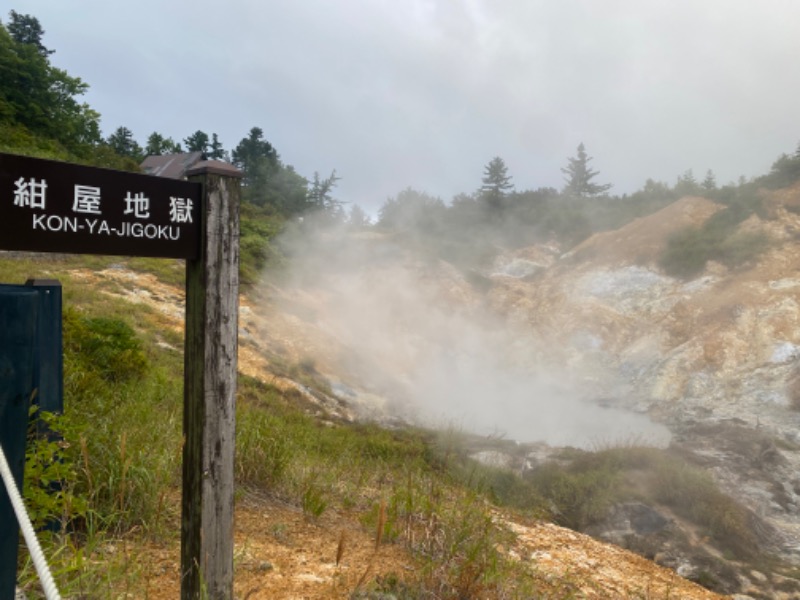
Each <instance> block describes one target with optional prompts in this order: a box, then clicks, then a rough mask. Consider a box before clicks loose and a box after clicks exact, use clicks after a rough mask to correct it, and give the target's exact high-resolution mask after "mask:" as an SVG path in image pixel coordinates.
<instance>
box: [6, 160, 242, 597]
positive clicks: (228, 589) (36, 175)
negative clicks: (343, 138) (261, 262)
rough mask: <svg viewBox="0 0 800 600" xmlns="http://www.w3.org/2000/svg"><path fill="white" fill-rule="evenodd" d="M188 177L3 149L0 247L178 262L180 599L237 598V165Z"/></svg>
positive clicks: (212, 165)
mask: <svg viewBox="0 0 800 600" xmlns="http://www.w3.org/2000/svg"><path fill="white" fill-rule="evenodd" d="M187 175H189V176H190V179H191V181H181V180H176V179H168V178H164V177H152V176H149V175H140V174H135V173H127V172H122V171H112V170H109V169H99V168H94V167H86V166H82V165H74V164H69V163H63V162H57V161H51V160H42V159H36V158H29V157H24V156H16V155H11V154H2V153H0V248H2V249H5V250H23V251H34V252H61V253H75V254H112V255H126V256H153V257H163V258H184V259H186V338H185V357H184V417H183V426H184V445H183V513H182V519H181V598H182V599H183V600H199V599H200V598H209V599H210V600H231V599H232V598H233V492H234V490H233V459H234V442H235V437H234V436H235V420H236V403H235V397H236V376H237V356H236V354H237V348H238V344H237V336H238V308H239V196H240V191H239V179H240V178H241V171H239V170H238V169H236V168H234V167H232V166H230V165H227V164H225V163H219V162H214V161H206V162H202V163H199V164H198V165H196V166H195V167H194V168H193V169H191V170H190V171H189V172H188V173H187Z"/></svg>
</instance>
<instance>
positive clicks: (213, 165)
mask: <svg viewBox="0 0 800 600" xmlns="http://www.w3.org/2000/svg"><path fill="white" fill-rule="evenodd" d="M209 173H210V174H214V175H225V176H226V177H239V178H241V177H244V172H242V171H241V170H240V169H237V168H236V167H234V166H233V165H232V164H230V163H226V162H222V161H221V160H201V161H200V162H198V163H195V164H194V165H192V167H191V168H190V169H187V171H186V176H187V177H191V176H192V175H206V174H209Z"/></svg>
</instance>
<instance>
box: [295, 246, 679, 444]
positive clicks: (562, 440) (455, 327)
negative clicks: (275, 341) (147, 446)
mask: <svg viewBox="0 0 800 600" xmlns="http://www.w3.org/2000/svg"><path fill="white" fill-rule="evenodd" d="M326 239H327V240H328V242H327V243H325V240H326ZM390 250H391V251H390ZM293 252H294V263H295V264H294V266H295V270H296V272H297V281H298V285H299V286H300V288H302V292H301V294H299V295H298V297H313V298H315V299H316V302H317V304H316V305H315V307H316V309H315V311H314V314H315V322H314V325H315V326H316V327H317V328H318V329H319V330H322V331H324V332H325V333H326V336H328V337H327V339H329V340H330V341H331V343H330V344H329V345H328V347H327V348H326V352H328V353H329V354H331V355H333V354H336V355H338V356H339V357H342V358H340V359H339V360H340V362H339V364H340V366H341V365H346V368H347V370H348V371H349V372H350V373H351V375H352V376H354V377H355V378H356V379H360V380H361V381H363V382H377V383H374V385H373V384H368V385H365V386H363V389H364V390H369V391H370V392H372V393H374V395H373V396H372V400H373V401H374V399H375V398H376V397H384V398H388V397H391V398H393V399H396V404H400V405H402V416H403V417H405V418H407V419H408V418H413V419H415V420H419V421H421V422H422V423H423V424H428V425H434V426H440V427H441V426H446V427H457V428H461V429H464V430H469V431H473V432H476V433H479V434H487V435H488V434H491V435H504V436H505V437H507V438H510V439H514V440H517V441H519V442H537V441H543V442H546V443H548V444H551V445H557V446H565V445H570V446H577V447H587V448H588V447H593V446H594V447H596V446H598V445H610V444H617V443H631V442H636V443H647V444H650V445H656V446H666V445H667V444H668V442H669V439H670V434H669V431H668V430H667V428H666V427H664V426H662V425H659V424H657V423H654V422H652V421H651V420H650V419H649V418H648V417H647V416H645V415H643V414H638V413H633V412H629V411H626V410H623V409H621V408H607V407H603V406H600V405H598V404H596V403H593V402H590V401H588V400H587V398H594V397H597V396H599V395H606V396H608V395H609V393H608V392H603V390H604V389H605V390H613V389H615V385H614V380H615V377H616V375H614V374H613V373H608V372H607V371H608V370H607V369H606V368H605V367H604V366H603V365H604V364H605V363H606V361H604V360H603V358H602V348H601V347H600V346H601V344H600V343H599V342H598V343H591V344H588V345H587V344H581V343H577V342H575V341H574V340H573V341H572V342H570V341H564V342H554V341H552V340H551V341H549V342H545V341H543V340H542V339H540V338H538V337H537V336H536V335H535V332H533V331H532V330H530V329H529V328H527V327H524V326H523V327H515V326H513V325H510V324H509V323H508V322H507V321H505V320H504V319H503V318H502V315H497V314H494V313H493V312H492V311H491V310H486V305H485V304H482V303H481V302H482V300H481V299H480V297H479V296H477V295H476V294H475V292H474V290H472V289H471V288H470V286H469V285H468V284H467V283H465V280H464V279H463V278H462V277H461V275H460V273H459V272H458V271H457V270H455V269H454V268H452V267H451V266H448V265H446V264H444V263H441V262H436V261H427V262H425V261H419V260H417V259H416V258H414V257H413V256H412V255H410V254H408V253H406V252H405V251H403V250H402V249H400V248H392V247H391V246H389V245H387V244H386V243H378V242H373V241H366V242H364V241H362V243H360V244H359V243H354V241H353V240H352V239H351V238H348V237H347V236H342V237H334V238H331V237H328V238H326V237H325V236H320V235H316V236H305V237H302V238H301V239H299V240H297V241H296V245H295V246H294V250H293ZM534 267H535V268H538V265H534V263H531V262H527V261H526V262H517V263H512V264H511V265H510V266H509V272H508V275H509V276H515V277H519V276H524V275H525V274H527V273H528V272H530V270H531V269H533V270H535V269H534ZM603 289H605V288H603ZM601 291H602V290H601ZM595 293H598V292H597V290H595ZM334 340H335V342H334ZM578 342H580V340H578ZM334 345H335V346H336V348H334ZM556 346H557V347H556ZM335 370H336V369H334V371H335ZM352 383H353V384H355V382H352ZM351 401H352V399H351ZM363 404H364V405H365V406H366V405H368V404H369V402H367V401H366V400H365V402H364V403H363Z"/></svg>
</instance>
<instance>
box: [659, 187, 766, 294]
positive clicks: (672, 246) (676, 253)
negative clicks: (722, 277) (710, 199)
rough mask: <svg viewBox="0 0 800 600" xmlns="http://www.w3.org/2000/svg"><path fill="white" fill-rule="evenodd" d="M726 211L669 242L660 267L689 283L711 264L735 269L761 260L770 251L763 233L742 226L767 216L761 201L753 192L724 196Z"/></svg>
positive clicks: (749, 190)
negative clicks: (748, 221)
mask: <svg viewBox="0 0 800 600" xmlns="http://www.w3.org/2000/svg"><path fill="white" fill-rule="evenodd" d="M718 200H719V201H721V202H722V203H723V204H726V207H725V208H723V209H722V210H720V211H718V212H717V213H715V214H714V215H712V216H711V217H709V219H708V220H707V221H706V222H705V223H704V224H703V225H702V226H700V227H687V228H685V229H682V230H680V231H678V232H676V233H675V234H673V235H672V236H671V237H670V238H669V240H668V241H667V246H666V248H665V249H664V253H663V254H662V256H661V258H660V259H659V265H660V266H661V268H662V269H664V271H665V272H666V273H667V274H669V275H672V276H674V277H681V278H684V279H689V278H691V277H695V276H697V275H698V274H700V273H701V272H702V271H703V269H705V266H706V264H707V263H708V261H710V260H715V261H718V262H721V263H722V264H724V265H725V266H726V267H728V268H731V269H735V268H738V267H741V266H742V265H745V264H747V263H749V262H751V261H753V260H755V259H756V258H758V257H759V256H760V255H761V254H762V253H763V252H764V251H765V250H767V248H768V247H769V237H768V236H767V235H766V234H765V233H763V232H743V231H739V230H738V226H739V224H741V223H742V222H743V221H744V220H745V219H747V218H748V217H749V216H751V215H753V214H763V207H762V204H761V200H760V198H759V197H758V196H757V194H756V193H755V192H754V191H753V190H752V189H750V188H744V189H741V190H738V191H734V190H730V191H729V192H728V193H721V194H720V196H719V198H718Z"/></svg>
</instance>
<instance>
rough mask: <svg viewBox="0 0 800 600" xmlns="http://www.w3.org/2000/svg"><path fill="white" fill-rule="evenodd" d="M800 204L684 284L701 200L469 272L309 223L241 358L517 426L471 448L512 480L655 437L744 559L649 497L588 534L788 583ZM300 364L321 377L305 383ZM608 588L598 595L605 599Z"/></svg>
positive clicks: (335, 399) (465, 422) (729, 584)
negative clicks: (663, 259) (737, 528)
mask: <svg viewBox="0 0 800 600" xmlns="http://www.w3.org/2000/svg"><path fill="white" fill-rule="evenodd" d="M799 199H800V188H794V189H790V190H784V191H780V192H774V193H771V194H768V195H765V196H764V202H765V204H766V205H767V206H768V207H769V218H766V219H759V218H758V217H756V216H753V217H751V218H750V219H748V220H747V221H745V222H744V223H743V224H742V225H741V226H740V227H741V228H743V229H744V230H747V231H763V232H765V233H767V234H768V236H769V238H770V240H771V242H772V244H771V246H770V249H769V250H768V251H767V252H766V253H765V254H763V255H762V256H761V257H760V258H759V259H758V260H757V261H754V262H753V263H752V264H746V265H744V266H742V267H741V268H739V269H736V270H728V269H727V268H726V267H724V266H722V265H720V264H716V263H709V264H708V265H707V268H706V269H705V271H704V272H703V273H702V274H700V275H699V276H697V277H695V278H693V279H691V280H681V279H676V278H673V277H669V276H667V275H665V274H664V273H663V271H662V270H661V269H660V268H659V267H658V262H657V261H658V257H659V256H660V254H661V252H662V250H663V248H664V246H665V244H666V243H667V239H668V238H669V236H670V235H671V234H672V233H673V232H675V231H677V230H679V229H680V228H682V227H685V226H686V225H700V224H702V223H703V221H704V220H705V219H707V218H708V217H709V216H710V215H712V214H714V213H715V212H716V211H718V210H721V206H719V205H717V204H715V203H714V202H712V201H710V200H707V199H703V198H696V197H687V198H683V199H681V200H679V201H678V202H676V203H674V204H672V205H670V206H668V207H666V208H665V209H663V210H661V211H660V212H658V213H656V214H653V215H650V216H647V217H644V218H641V219H638V220H636V221H633V222H631V223H629V224H628V225H626V226H625V227H623V228H621V229H619V230H617V231H612V232H606V233H601V234H598V235H595V236H593V237H591V238H590V239H588V240H586V241H585V242H584V243H583V244H581V245H580V246H578V247H576V248H574V249H573V250H572V251H570V252H569V253H566V254H564V253H562V252H561V251H560V250H559V249H558V248H557V247H555V246H553V245H550V246H548V245H536V246H531V247H527V248H521V249H519V250H517V251H514V252H506V253H503V254H502V255H501V256H499V257H498V259H497V260H496V262H495V263H494V264H493V265H491V266H489V267H485V268H481V269H476V270H474V271H468V272H465V271H463V270H458V269H456V268H455V267H453V266H452V265H450V264H448V263H444V262H442V261H440V260H438V259H436V258H433V257H431V256H426V255H425V253H424V252H410V251H409V250H408V248H407V246H406V245H404V244H403V243H401V242H400V241H398V240H395V239H393V238H392V237H391V236H387V235H385V234H380V233H375V232H365V233H361V234H357V235H353V234H341V233H340V234H325V235H321V236H320V240H319V241H318V244H317V245H318V247H317V248H309V247H304V248H302V249H300V250H295V255H294V256H293V260H294V261H295V262H296V263H297V264H299V265H302V268H301V269H298V270H296V271H295V272H293V274H292V275H291V276H287V275H284V276H282V277H281V278H280V279H267V280H265V282H264V283H263V284H262V285H261V286H259V287H258V288H256V289H253V290H251V291H250V292H249V293H248V294H247V295H246V297H243V299H242V306H241V314H240V343H241V351H240V362H241V365H240V366H241V370H242V371H244V372H246V373H248V374H252V375H254V376H257V377H261V378H267V379H270V380H272V381H274V382H277V383H278V384H279V385H282V386H284V385H285V386H292V387H295V388H297V389H300V390H301V391H302V392H303V393H304V394H306V396H307V397H308V399H309V402H310V403H311V405H313V404H314V403H316V404H319V405H320V406H322V405H324V406H325V408H326V410H328V411H334V412H338V413H339V414H340V415H342V416H346V417H348V418H353V419H374V420H379V421H381V422H384V423H386V424H387V425H391V424H392V423H395V422H398V421H400V420H404V421H423V422H426V423H430V422H433V423H434V424H439V425H441V424H451V425H452V424H455V425H456V426H458V427H463V428H465V429H469V430H475V431H477V432H478V433H482V434H485V435H489V436H495V437H497V436H499V437H503V438H506V439H510V440H516V441H517V442H519V444H518V445H519V449H518V450H516V451H514V452H511V453H508V454H504V453H503V452H497V451H488V450H487V451H481V449H480V448H476V451H475V456H476V458H478V459H480V460H484V461H487V462H493V463H495V464H505V465H507V466H508V468H512V469H515V470H518V471H519V472H524V471H525V470H526V469H532V468H535V467H536V465H537V464H541V463H542V462H546V461H547V460H550V459H551V458H552V455H553V452H554V449H555V448H558V447H560V446H574V447H578V448H589V449H591V448H593V447H598V446H604V445H613V444H626V443H636V444H645V445H653V446H657V447H662V448H664V447H667V446H669V447H670V448H671V449H673V450H675V451H677V452H680V453H682V454H683V455H684V456H686V457H687V459H688V460H690V461H691V462H692V463H693V464H695V465H700V466H702V467H703V468H704V469H706V470H707V471H708V472H710V473H711V474H712V475H713V478H714V480H715V481H716V482H717V483H718V485H719V486H720V487H721V488H722V489H723V490H724V491H725V492H726V493H728V494H729V495H731V496H732V497H735V498H736V499H737V500H738V501H740V502H741V503H742V504H743V505H744V506H746V508H747V509H748V510H749V511H750V513H751V515H752V520H751V522H750V524H751V527H752V528H753V535H754V536H755V537H754V539H757V540H758V542H757V548H756V549H755V551H756V555H757V556H758V557H759V560H754V561H751V562H748V563H742V562H741V561H737V560H734V558H733V557H731V556H728V555H726V553H725V551H724V549H720V548H719V547H716V546H715V545H714V544H712V543H709V541H708V540H707V539H705V538H704V537H703V535H702V532H698V531H697V530H695V529H693V528H692V527H691V526H690V525H688V524H687V523H685V522H684V521H683V520H682V519H681V518H680V517H679V516H677V515H676V514H674V513H672V512H670V511H669V510H667V509H665V508H664V507H661V506H648V505H646V504H644V503H637V502H631V503H627V504H624V505H619V506H615V507H614V508H613V510H612V511H611V512H610V513H609V515H608V518H607V519H606V521H605V522H604V523H602V524H600V525H599V526H597V527H594V528H593V530H592V531H591V533H592V534H593V535H594V536H595V537H597V538H599V539H604V540H607V541H610V542H613V543H615V544H619V545H621V546H627V547H629V548H632V549H634V550H637V551H639V552H640V553H642V554H644V555H645V556H648V558H651V559H654V560H655V561H656V562H659V563H661V564H662V565H665V566H667V567H669V568H670V569H671V570H673V571H675V572H677V573H678V574H679V575H684V576H687V577H693V578H695V579H702V577H698V574H699V573H703V572H706V571H709V572H711V573H713V576H714V578H715V580H716V581H717V589H720V590H721V591H724V592H726V593H729V594H738V596H736V597H738V598H748V597H750V598H793V597H800V586H797V585H796V583H795V580H794V579H793V578H792V577H789V576H787V573H788V574H791V568H792V565H795V564H797V562H798V561H800V514H799V507H800V476H798V475H797V473H798V470H799V467H800V434H799V433H798V431H799V428H798V425H800V371H798V367H797V359H798V357H800V330H798V327H797V324H798V320H799V319H800V304H798V292H800V276H798V275H797V273H798V267H800V235H798V233H800V215H798V214H797V213H796V212H795V211H794V210H793V209H792V206H793V204H794V203H796V202H797V201H798V200H799ZM345 238H346V239H345ZM87 277H89V275H87ZM91 277H100V278H107V279H109V280H114V281H117V282H119V283H120V285H119V286H118V287H117V288H116V291H113V288H112V289H111V290H110V293H120V294H124V295H126V296H128V297H131V298H133V299H135V300H137V301H142V302H148V303H151V304H153V305H154V306H157V307H159V309H160V310H163V311H165V313H168V314H170V315H172V316H174V318H175V322H176V324H177V325H176V326H179V322H180V317H181V314H182V313H181V308H180V293H179V291H176V290H171V289H169V288H168V286H162V287H161V288H159V284H158V283H157V282H156V281H154V280H150V282H149V283H148V282H146V281H142V280H141V279H140V277H141V276H137V275H132V274H131V273H130V272H126V271H125V270H124V269H123V270H107V271H105V272H102V273H100V274H95V275H91ZM126 277H136V278H137V279H138V280H137V281H136V282H135V285H130V282H127V283H126V282H125V281H124V280H125V278H126ZM304 371H307V372H312V371H313V373H315V374H316V375H317V376H319V377H321V378H322V379H323V380H324V381H325V382H326V385H325V386H322V387H320V386H315V385H314V384H313V383H311V382H308V381H304V378H303V377H302V373H303V372H304ZM520 527H521V526H520ZM520 531H521V535H522V536H523V537H524V536H528V537H527V538H526V539H529V540H533V539H538V542H536V543H537V544H538V549H536V548H534V549H529V552H531V553H532V555H536V556H538V557H539V561H538V562H537V564H539V565H541V566H542V567H543V568H545V567H544V566H545V565H546V564H548V560H550V559H551V558H552V557H553V556H554V553H553V552H552V551H551V550H548V549H546V544H547V543H549V542H547V540H548V539H550V535H551V533H552V535H553V536H556V535H558V536H568V534H567V533H558V534H556V530H555V529H554V530H553V531H552V532H550V530H548V529H547V528H544V529H541V530H540V531H537V532H530V531H526V532H523V531H522V530H520ZM548 532H550V533H548ZM523 534H524V535H523ZM574 535H577V534H574ZM559 539H561V538H559ZM564 539H566V538H564ZM570 539H571V540H572V541H563V540H562V541H561V542H559V543H558V544H557V545H558V546H559V547H560V548H561V549H562V550H563V549H564V547H567V548H568V550H567V551H566V553H563V552H559V556H560V558H559V560H561V561H563V562H564V563H565V564H567V566H566V567H563V568H565V569H567V570H574V569H578V566H577V565H578V562H579V561H578V562H574V561H573V562H571V560H572V559H575V561H577V556H578V555H579V554H580V552H582V551H583V550H581V549H585V548H586V547H587V544H589V542H588V541H586V540H588V538H586V540H584V538H581V537H572V538H570ZM677 540H682V542H681V543H678V541H677ZM573 543H574V544H575V546H574V547H570V546H571V544H573ZM593 548H594V546H593ZM592 552H596V554H593V558H591V560H590V563H591V564H592V565H595V567H597V568H593V569H589V570H590V571H595V575H597V576H599V572H600V569H599V567H598V565H604V566H610V565H611V564H612V563H615V562H617V561H618V559H617V558H614V557H613V552H616V550H613V549H611V548H610V547H609V548H607V549H604V550H593V551H592ZM537 553H538V554H537ZM570 555H571V556H572V559H571V558H570ZM547 557H549V558H547ZM626 560H627V559H626ZM648 564H649V565H651V566H650V567H647V569H655V568H657V567H655V565H652V563H648ZM778 566H780V568H778ZM559 568H561V567H559ZM633 568H634V569H636V568H638V567H633ZM616 577H617V576H613V577H612V579H615V578H616ZM619 577H620V578H621V579H623V580H624V579H626V578H632V577H635V573H633V572H628V573H625V574H622V575H619ZM617 583H619V581H618V582H617ZM603 585H606V584H603ZM613 585H616V584H608V586H611V587H608V586H607V587H605V588H604V589H606V595H605V596H604V595H602V594H600V595H598V596H596V597H617V596H615V594H614V593H613V592H610V591H608V590H612V589H615V588H613ZM619 585H622V586H624V585H627V584H625V583H624V582H623V583H619ZM619 589H622V588H619ZM627 589H632V588H627ZM637 589H641V588H637ZM609 594H610V595H609ZM619 597H627V596H619ZM631 597H639V596H631ZM643 597H645V596H643ZM646 597H650V596H646ZM655 597H660V596H655ZM679 597H682V598H683V597H686V598H688V597H703V596H691V595H689V592H686V593H681V594H680V595H679Z"/></svg>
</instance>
